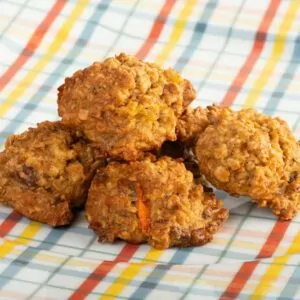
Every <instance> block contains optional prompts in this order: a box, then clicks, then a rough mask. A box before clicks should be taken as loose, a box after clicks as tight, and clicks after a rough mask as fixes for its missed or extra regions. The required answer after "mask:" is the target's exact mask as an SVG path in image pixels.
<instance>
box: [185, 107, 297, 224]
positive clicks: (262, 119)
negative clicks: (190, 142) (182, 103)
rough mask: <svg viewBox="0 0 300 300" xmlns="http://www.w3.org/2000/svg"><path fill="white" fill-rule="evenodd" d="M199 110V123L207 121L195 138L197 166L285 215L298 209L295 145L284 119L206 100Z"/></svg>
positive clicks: (217, 181) (288, 216) (213, 180)
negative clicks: (205, 106)
mask: <svg viewBox="0 0 300 300" xmlns="http://www.w3.org/2000/svg"><path fill="white" fill-rule="evenodd" d="M202 114H203V116H198V117H197V118H198V119H199V120H200V121H199V123H201V124H203V122H202V120H203V119H205V118H206V120H208V124H206V125H205V126H204V127H201V126H202V125H201V126H199V127H198V128H200V127H201V128H202V129H201V130H200V131H198V132H197V134H196V138H195V140H196V141H197V142H196V146H195V153H196V157H197V159H198V161H199V168H200V172H201V173H202V174H203V175H204V176H205V177H206V179H207V180H208V181H209V182H211V183H212V184H213V185H214V186H216V187H217V188H219V189H222V190H224V191H226V192H228V193H230V194H232V195H234V196H241V195H244V196H249V197H251V198H252V200H253V201H254V202H256V203H257V204H258V205H259V206H261V207H265V206H267V207H269V208H271V209H272V211H273V213H274V214H275V215H277V216H278V217H279V219H282V220H289V219H291V218H292V217H293V216H294V215H295V214H296V213H297V211H299V209H300V194H299V191H300V183H299V171H300V151H299V150H300V148H299V144H297V141H296V139H295V138H294V137H293V135H292V133H291V131H290V129H289V128H288V126H287V124H286V122H285V121H283V120H281V119H279V118H272V117H270V116H266V115H264V114H261V113H258V112H256V111H255V110H253V109H243V110H241V111H238V112H235V111H233V110H231V109H230V108H222V107H218V106H212V107H208V108H207V109H206V110H202ZM190 119H192V118H190ZM195 120H196V119H195V118H194V119H193V122H196V123H197V121H195ZM189 127H193V128H196V127H197V126H195V125H193V124H192V125H188V126H186V128H189Z"/></svg>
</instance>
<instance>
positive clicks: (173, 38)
mask: <svg viewBox="0 0 300 300" xmlns="http://www.w3.org/2000/svg"><path fill="white" fill-rule="evenodd" d="M197 2H198V1H197V0H187V1H186V3H185V4H184V5H183V9H182V10H181V11H180V13H179V16H178V18H177V20H176V22H175V24H174V27H173V30H172V33H171V35H170V39H169V41H168V42H167V43H166V45H165V46H164V48H163V49H162V50H161V52H160V53H159V54H158V56H157V58H156V63H158V64H163V63H164V62H165V61H166V59H167V58H168V57H169V56H170V54H171V52H172V50H173V48H174V47H175V46H176V43H177V42H178V41H179V39H180V37H181V36H182V33H183V31H184V28H185V26H186V23H187V21H188V19H189V16H190V15H191V13H192V12H193V9H194V7H195V5H196V4H197Z"/></svg>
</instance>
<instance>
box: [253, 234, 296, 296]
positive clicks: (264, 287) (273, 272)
mask: <svg viewBox="0 0 300 300" xmlns="http://www.w3.org/2000/svg"><path fill="white" fill-rule="evenodd" d="M299 252H300V233H298V234H297V236H296V237H295V239H294V241H293V242H292V244H291V246H290V248H289V249H288V251H287V253H286V255H285V256H280V257H276V258H275V259H274V260H273V261H272V263H271V265H270V266H269V267H268V269H267V271H266V272H265V274H264V275H263V276H262V277H261V279H260V282H259V284H258V285H257V287H256V288H255V290H254V292H253V296H252V297H251V299H252V300H260V299H264V298H265V296H266V295H267V293H268V291H269V290H270V289H271V288H272V285H273V284H274V282H275V281H276V279H277V278H278V276H279V275H280V273H281V271H282V270H283V269H284V268H285V265H286V263H287V262H288V260H289V258H290V255H291V254H295V253H299Z"/></svg>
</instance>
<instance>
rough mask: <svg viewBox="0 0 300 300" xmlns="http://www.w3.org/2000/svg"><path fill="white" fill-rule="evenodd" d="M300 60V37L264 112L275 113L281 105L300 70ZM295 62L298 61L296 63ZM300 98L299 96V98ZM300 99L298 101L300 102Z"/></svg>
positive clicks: (299, 36)
mask: <svg viewBox="0 0 300 300" xmlns="http://www.w3.org/2000/svg"><path fill="white" fill-rule="evenodd" d="M299 60H300V35H298V37H297V38H296V40H295V47H294V51H293V55H292V59H291V60H290V62H289V64H288V65H287V67H286V69H285V71H284V72H283V75H282V76H281V78H280V81H279V82H278V84H277V86H276V88H275V90H274V91H273V93H272V95H271V97H270V99H269V100H268V102H267V105H266V107H265V110H264V112H266V111H267V110H272V111H275V110H276V109H277V107H278V105H279V103H280V100H281V99H282V97H283V96H284V95H285V92H286V89H287V88H288V86H289V84H290V82H291V81H292V80H293V78H294V76H295V73H296V71H297V69H298V68H299V64H300V62H299ZM295 61H298V63H296V62H295ZM298 97H299V96H298ZM299 100H300V99H298V101H299Z"/></svg>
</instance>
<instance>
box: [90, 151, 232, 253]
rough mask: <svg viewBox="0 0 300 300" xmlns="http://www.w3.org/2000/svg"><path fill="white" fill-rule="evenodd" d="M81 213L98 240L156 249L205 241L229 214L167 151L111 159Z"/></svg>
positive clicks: (95, 183)
mask: <svg viewBox="0 0 300 300" xmlns="http://www.w3.org/2000/svg"><path fill="white" fill-rule="evenodd" d="M85 214H86V217H87V220H88V222H89V224H90V227H91V228H92V229H93V230H94V231H95V233H96V234H97V235H98V236H99V240H100V241H106V242H114V241H115V240H116V239H123V240H125V241H128V242H131V243H144V242H148V243H149V244H150V245H151V246H153V247H156V248H159V249H165V248H169V247H173V246H178V247H188V246H199V245H203V244H205V243H207V242H209V241H211V240H212V238H213V235H214V233H216V232H217V231H218V230H219V227H220V226H221V225H222V224H223V222H224V221H225V220H226V219H227V217H228V211H227V210H226V209H225V208H222V204H221V202H220V201H219V200H217V199H216V198H215V195H214V194H213V193H212V192H204V190H203V186H202V185H200V184H196V183H195V182H194V180H193V175H192V173H191V172H189V171H187V170H186V168H185V166H184V164H183V163H181V162H178V161H176V160H175V159H172V158H169V157H162V158H160V159H158V160H153V159H149V158H146V159H145V160H143V161H136V162H129V163H120V162H111V163H109V165H108V166H107V167H106V168H104V169H101V170H99V171H98V173H97V174H96V176H95V178H94V180H93V182H92V185H91V188H90V190H89V196H88V200H87V203H86V210H85Z"/></svg>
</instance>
